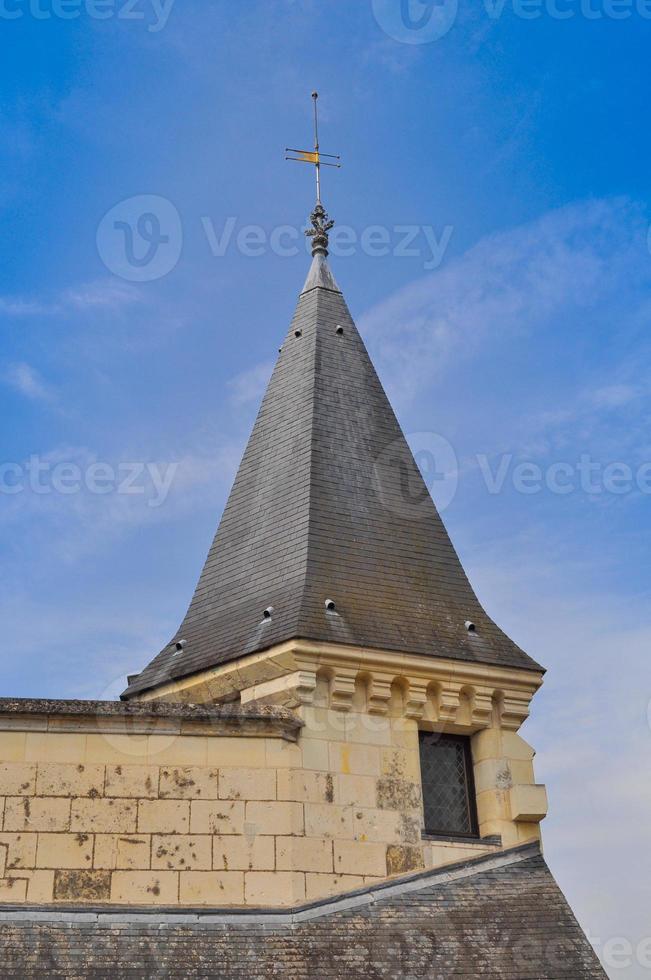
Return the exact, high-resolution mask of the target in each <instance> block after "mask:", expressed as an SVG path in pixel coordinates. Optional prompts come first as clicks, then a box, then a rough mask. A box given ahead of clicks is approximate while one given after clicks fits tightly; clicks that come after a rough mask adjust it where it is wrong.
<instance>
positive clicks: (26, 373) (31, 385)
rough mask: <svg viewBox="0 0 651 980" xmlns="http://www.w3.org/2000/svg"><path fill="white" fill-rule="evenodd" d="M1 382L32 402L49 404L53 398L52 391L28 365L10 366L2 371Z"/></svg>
mask: <svg viewBox="0 0 651 980" xmlns="http://www.w3.org/2000/svg"><path fill="white" fill-rule="evenodd" d="M2 377H3V380H4V382H5V384H7V385H9V387H10V388H13V389H14V390H15V391H17V392H19V393H20V394H21V395H24V396H25V398H30V399H32V400H33V401H42V402H49V401H52V399H53V397H54V392H53V389H52V388H51V387H50V385H48V384H46V382H45V381H44V380H43V378H42V377H41V375H40V374H39V373H38V371H37V370H36V369H35V368H33V367H31V366H30V365H29V364H25V363H19V364H10V365H9V366H8V367H7V368H6V370H5V371H4V373H3V375H2Z"/></svg>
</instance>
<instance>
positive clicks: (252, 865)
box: [212, 836, 298, 871]
mask: <svg viewBox="0 0 651 980" xmlns="http://www.w3.org/2000/svg"><path fill="white" fill-rule="evenodd" d="M297 839H298V838H294V837H292V838H291V840H297ZM276 840H279V841H280V840H283V838H273V837H229V836H215V837H213V838H212V842H213V845H212V855H213V856H212V866H213V868H214V869H215V870H216V871H254V870H255V871H273V870H274V868H275V866H276Z"/></svg>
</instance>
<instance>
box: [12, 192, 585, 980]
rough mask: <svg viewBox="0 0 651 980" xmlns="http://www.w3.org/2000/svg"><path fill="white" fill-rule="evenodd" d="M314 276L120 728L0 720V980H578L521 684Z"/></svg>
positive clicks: (347, 329) (84, 711)
mask: <svg viewBox="0 0 651 980" xmlns="http://www.w3.org/2000/svg"><path fill="white" fill-rule="evenodd" d="M312 222H313V231H314V234H313V246H314V248H313V252H314V254H313V262H312V267H311V269H310V272H309V275H308V278H307V281H306V283H305V286H304V288H303V290H302V292H301V294H300V297H299V301H298V307H297V309H296V313H295V316H294V319H293V320H292V323H291V326H290V328H289V332H288V333H287V336H286V338H285V341H284V343H283V346H282V348H281V352H280V355H279V358H278V361H277V364H276V367H275V370H274V373H273V377H272V379H271V382H270V384H269V387H268V390H267V393H266V395H265V397H264V400H263V402H262V406H261V408H260V412H259V415H258V418H257V421H256V423H255V427H254V429H253V433H252V435H251V438H250V440H249V444H248V446H247V448H246V451H245V453H244V457H243V459H242V463H241V465H240V468H239V471H238V474H237V477H236V480H235V484H234V486H233V489H232V492H231V494H230V497H229V500H228V503H227V505H226V509H225V511H224V515H223V517H222V520H221V523H220V525H219V529H218V531H217V534H216V536H215V539H214V542H213V544H212V547H211V549H210V552H209V554H208V558H207V560H206V563H205V566H204V568H203V571H202V573H201V576H200V579H199V582H198V585H197V588H196V591H195V594H194V596H193V599H192V602H191V604H190V607H189V609H188V612H187V614H186V616H185V618H184V620H183V622H182V624H181V626H180V628H179V630H178V632H177V633H176V635H175V636H174V637H173V639H172V640H171V642H170V643H169V644H167V646H166V647H165V648H164V649H163V650H162V651H161V652H160V653H159V654H158V656H156V657H155V658H154V659H153V660H152V661H151V663H150V664H149V665H148V666H147V667H145V669H144V670H142V672H141V673H139V674H136V675H132V676H131V677H130V678H129V682H128V687H127V690H126V691H125V693H124V694H123V697H122V700H121V701H119V702H101V701H98V702H87V701H37V700H12V699H5V700H0V816H1V817H2V831H1V832H0V959H1V960H2V963H3V976H7V977H20V978H37V977H42V976H45V975H47V976H51V977H62V978H63V977H66V978H68V977H95V976H97V977H103V976H109V975H110V976H112V977H118V978H121V977H125V978H126V977H127V976H135V975H138V976H143V977H158V976H160V977H170V978H172V977H175V978H176V977H178V978H179V980H180V978H183V980H186V978H188V977H197V978H206V977H220V978H226V980H238V978H241V980H244V978H246V980H267V978H271V977H274V976H278V975H280V974H281V973H282V974H283V975H284V976H286V977H287V980H299V978H302V977H306V976H314V977H326V976H327V977H333V978H335V977H336V978H342V977H346V978H347V980H358V978H359V980H362V978H364V980H366V978H367V977H378V978H379V977H387V978H396V980H397V978H401V977H414V978H415V977H434V976H437V977H447V976H452V975H454V976H465V977H469V978H470V977H476V976H480V975H485V976H489V975H490V976H491V977H496V978H504V980H506V978H512V977H518V978H520V980H527V978H528V980H546V978H549V980H551V978H557V977H560V976H566V977H572V978H573V980H583V978H586V980H587V978H598V977H599V978H603V976H604V974H603V971H602V970H601V968H600V966H599V964H598V962H597V960H596V957H595V956H594V953H593V951H592V950H591V948H590V946H589V944H588V942H587V940H586V938H585V937H584V936H583V934H582V932H581V930H580V928H579V926H578V924H577V922H576V920H575V919H574V916H573V915H572V912H571V910H570V909H569V907H568V905H567V903H566V901H565V899H564V898H563V896H562V894H561V892H560V891H559V889H558V887H557V885H556V884H555V882H554V880H553V878H552V876H551V874H550V873H549V870H548V869H547V867H546V865H545V862H544V860H543V858H542V854H541V849H540V842H539V838H540V834H539V825H540V821H541V820H542V819H543V817H544V816H545V813H546V808H547V801H546V794H545V790H544V787H542V786H539V785H537V784H536V782H535V779H534V773H533V755H534V753H533V750H532V748H531V747H530V746H529V745H528V744H527V742H526V741H525V740H524V739H523V738H522V737H521V735H520V734H519V730H520V727H521V725H522V724H523V722H524V721H525V719H526V718H527V715H528V713H529V705H530V701H531V699H532V697H533V695H534V694H535V692H536V690H537V689H538V687H539V686H540V684H541V683H542V676H543V670H542V668H541V667H540V666H539V665H538V664H536V663H535V662H534V661H533V660H532V659H531V658H530V657H528V656H527V655H526V654H525V653H524V652H523V651H522V650H521V649H519V647H518V646H516V644H515V643H513V642H512V641H511V640H510V639H509V638H508V637H507V636H506V635H505V634H504V633H503V632H502V631H501V630H500V629H499V628H498V627H497V626H496V625H495V623H493V622H492V620H491V619H490V618H489V616H488V615H487V614H486V612H485V611H484V609H483V608H482V606H481V605H480V603H479V601H478V600H477V597H476V596H475V594H474V592H473V590H472V588H471V586H470V583H469V582H468V579H467V577H466V575H465V573H464V571H463V568H462V567H461V563H460V561H459V558H458V556H457V554H456V552H455V550H454V548H453V546H452V544H451V542H450V539H449V537H448V535H447V532H446V530H445V528H444V526H443V523H442V521H441V519H440V517H439V515H438V513H437V511H436V508H435V506H434V503H433V502H432V500H431V498H430V495H429V493H428V491H427V488H426V486H425V484H424V482H423V480H422V478H421V475H420V473H419V471H418V468H417V466H416V463H415V461H414V459H413V457H412V454H411V452H410V450H409V447H408V445H407V443H406V441H405V438H404V436H403V434H402V431H401V429H400V426H399V424H398V422H397V420H396V417H395V415H394V413H393V410H392V409H391V406H390V404H389V402H388V399H387V397H386V395H385V393H384V391H383V388H382V385H381V384H380V381H379V380H378V377H377V375H376V373H375V370H374V369H373V365H372V364H371V361H370V359H369V356H368V354H367V352H366V349H365V347H364V343H363V341H362V339H361V337H360V335H359V333H358V331H357V329H356V327H355V324H354V322H353V320H352V317H351V315H350V313H349V311H348V308H347V306H346V303H345V301H344V298H343V296H342V293H341V291H340V289H339V287H338V286H337V283H336V281H335V279H334V277H333V275H332V273H331V271H330V269H329V267H328V263H327V247H328V229H329V226H330V223H329V221H328V219H327V215H326V214H325V211H324V209H323V207H322V206H321V205H320V204H319V205H318V206H317V208H316V210H315V211H314V213H313V215H312Z"/></svg>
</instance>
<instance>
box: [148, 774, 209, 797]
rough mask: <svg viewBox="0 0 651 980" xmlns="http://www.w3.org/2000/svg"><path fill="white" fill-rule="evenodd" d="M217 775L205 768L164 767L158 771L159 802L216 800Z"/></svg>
mask: <svg viewBox="0 0 651 980" xmlns="http://www.w3.org/2000/svg"><path fill="white" fill-rule="evenodd" d="M217 778H218V773H217V770H216V769H212V768H207V767H205V766H165V767H163V768H162V769H161V770H160V791H159V796H160V798H161V800H167V799H174V800H216V799H217V797H218V782H217Z"/></svg>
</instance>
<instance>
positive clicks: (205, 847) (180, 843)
mask: <svg viewBox="0 0 651 980" xmlns="http://www.w3.org/2000/svg"><path fill="white" fill-rule="evenodd" d="M151 845H152V857H151V866H152V868H161V869H166V870H167V871H210V870H211V868H212V841H211V839H210V837H208V836H207V835H202V836H194V837H191V836H188V835H185V834H168V835H165V836H156V835H154V837H153V838H152V842H151Z"/></svg>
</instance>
